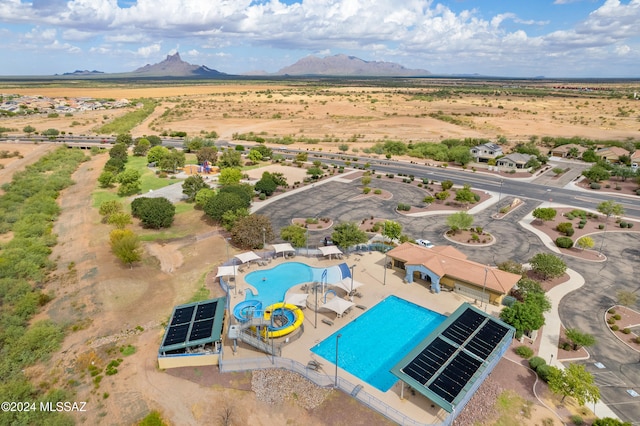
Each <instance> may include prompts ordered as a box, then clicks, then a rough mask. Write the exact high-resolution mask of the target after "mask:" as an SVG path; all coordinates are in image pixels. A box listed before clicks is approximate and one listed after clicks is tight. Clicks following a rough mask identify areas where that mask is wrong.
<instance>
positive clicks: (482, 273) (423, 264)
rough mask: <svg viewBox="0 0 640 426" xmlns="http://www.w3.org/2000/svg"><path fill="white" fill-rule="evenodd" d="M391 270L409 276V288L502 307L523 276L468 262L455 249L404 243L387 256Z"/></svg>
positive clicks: (407, 278)
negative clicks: (421, 287) (418, 287)
mask: <svg viewBox="0 0 640 426" xmlns="http://www.w3.org/2000/svg"><path fill="white" fill-rule="evenodd" d="M387 256H388V257H390V258H391V267H392V268H393V269H395V270H402V271H404V272H405V277H404V281H405V282H406V283H407V284H411V283H417V284H421V285H424V286H426V287H428V288H429V289H430V290H431V292H433V293H440V291H442V290H447V291H455V292H456V293H460V294H462V295H463V296H467V297H470V298H472V299H476V300H478V301H481V302H488V303H492V304H494V305H498V304H500V303H501V302H502V298H503V297H504V296H506V295H508V294H509V292H510V291H511V289H512V288H513V287H514V286H515V285H516V284H517V283H518V281H519V280H520V278H521V276H520V275H517V274H512V273H511V272H506V271H501V270H499V269H498V268H495V267H491V266H488V265H483V264H482V263H478V262H474V261H472V260H468V259H467V256H466V255H465V254H464V253H462V252H461V251H459V250H458V249H456V248H455V247H452V246H435V247H432V248H425V247H421V246H419V245H416V244H412V243H403V244H401V245H399V246H398V247H395V248H394V249H392V250H390V251H388V252H387Z"/></svg>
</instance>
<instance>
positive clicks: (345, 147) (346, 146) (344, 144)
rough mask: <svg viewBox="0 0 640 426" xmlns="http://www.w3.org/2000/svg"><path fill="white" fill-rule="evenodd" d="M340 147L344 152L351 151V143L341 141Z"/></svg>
mask: <svg viewBox="0 0 640 426" xmlns="http://www.w3.org/2000/svg"><path fill="white" fill-rule="evenodd" d="M338 149H339V150H340V151H342V152H347V151H349V145H347V144H346V143H341V144H340V145H338Z"/></svg>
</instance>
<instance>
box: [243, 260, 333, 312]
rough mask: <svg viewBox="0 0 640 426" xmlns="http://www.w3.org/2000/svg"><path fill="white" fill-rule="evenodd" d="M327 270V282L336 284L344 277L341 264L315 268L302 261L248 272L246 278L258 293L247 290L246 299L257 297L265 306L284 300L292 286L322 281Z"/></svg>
mask: <svg viewBox="0 0 640 426" xmlns="http://www.w3.org/2000/svg"><path fill="white" fill-rule="evenodd" d="M325 270H326V271H327V278H326V281H325V282H326V283H328V284H334V283H337V282H338V281H340V280H341V279H342V272H341V268H340V266H339V265H335V266H329V267H327V268H314V267H311V266H309V265H306V264H304V263H300V262H286V263H281V264H280V265H277V266H275V267H273V268H271V269H261V270H258V271H253V272H250V273H248V274H247V275H246V276H245V277H244V280H245V281H246V282H247V283H248V284H250V285H251V286H253V287H255V288H256V290H257V291H258V295H254V294H252V293H251V292H250V291H247V295H246V297H245V298H246V299H247V300H248V299H257V300H260V301H261V302H262V306H263V307H265V308H266V307H267V306H269V305H272V304H274V303H278V302H283V301H284V296H285V294H286V293H287V290H289V289H290V288H291V287H293V286H295V285H299V284H303V283H308V282H314V281H317V282H321V281H322V274H323V272H324V271H325Z"/></svg>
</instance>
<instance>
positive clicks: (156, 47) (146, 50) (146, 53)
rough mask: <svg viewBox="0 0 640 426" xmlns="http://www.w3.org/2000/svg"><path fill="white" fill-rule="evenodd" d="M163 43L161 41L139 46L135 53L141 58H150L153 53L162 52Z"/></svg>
mask: <svg viewBox="0 0 640 426" xmlns="http://www.w3.org/2000/svg"><path fill="white" fill-rule="evenodd" d="M160 49H161V45H160V43H156V44H152V45H150V46H143V47H139V48H138V49H137V50H136V51H135V52H134V53H135V55H136V56H138V57H141V58H148V57H150V56H151V55H154V54H156V53H158V52H160Z"/></svg>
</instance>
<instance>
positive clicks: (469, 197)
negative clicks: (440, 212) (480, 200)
mask: <svg viewBox="0 0 640 426" xmlns="http://www.w3.org/2000/svg"><path fill="white" fill-rule="evenodd" d="M455 200H456V201H457V202H459V203H463V204H467V203H475V202H476V198H475V194H474V193H473V192H472V191H471V187H470V186H469V185H468V184H465V185H464V187H463V188H461V189H458V190H457V191H456V197H455Z"/></svg>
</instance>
